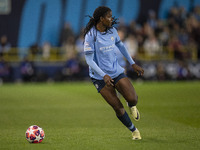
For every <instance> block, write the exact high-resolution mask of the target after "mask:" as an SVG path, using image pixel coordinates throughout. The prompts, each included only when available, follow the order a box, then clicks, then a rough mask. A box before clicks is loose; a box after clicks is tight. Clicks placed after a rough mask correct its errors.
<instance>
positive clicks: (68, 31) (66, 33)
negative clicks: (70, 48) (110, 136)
mask: <svg viewBox="0 0 200 150" xmlns="http://www.w3.org/2000/svg"><path fill="white" fill-rule="evenodd" d="M69 38H75V35H74V32H73V30H72V28H71V25H70V23H68V22H66V23H65V25H64V28H63V30H62V34H61V45H66V43H67V42H68V41H69Z"/></svg>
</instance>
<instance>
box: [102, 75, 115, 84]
mask: <svg viewBox="0 0 200 150" xmlns="http://www.w3.org/2000/svg"><path fill="white" fill-rule="evenodd" d="M103 80H104V82H105V83H106V85H107V86H114V84H113V83H114V80H113V79H112V78H111V77H110V76H109V75H107V74H106V75H105V76H104V77H103Z"/></svg>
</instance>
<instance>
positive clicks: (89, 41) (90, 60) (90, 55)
mask: <svg viewBox="0 0 200 150" xmlns="http://www.w3.org/2000/svg"><path fill="white" fill-rule="evenodd" d="M94 51H95V49H94V37H93V36H92V35H88V34H86V36H85V42H84V53H85V60H86V63H87V64H88V65H89V66H90V67H91V69H92V70H94V71H95V72H96V73H97V74H99V75H100V76H101V77H103V80H104V82H105V83H106V84H107V85H108V86H110V85H111V86H114V85H113V82H114V81H113V80H112V78H111V77H110V76H109V75H107V74H106V73H105V72H103V71H102V70H101V68H99V66H98V65H97V64H96V62H95V61H94Z"/></svg>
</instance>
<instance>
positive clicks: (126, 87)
mask: <svg viewBox="0 0 200 150" xmlns="http://www.w3.org/2000/svg"><path fill="white" fill-rule="evenodd" d="M113 24H116V19H114V18H113V17H112V10H111V9H110V8H108V7H105V6H100V7H98V8H96V10H95V11H94V13H93V16H92V17H91V16H90V21H89V22H88V24H87V25H86V28H85V30H84V38H85V41H84V53H85V58H86V62H87V64H88V65H89V75H90V78H91V79H92V82H93V84H94V85H95V87H96V88H97V90H98V92H99V93H100V94H101V95H102V96H103V98H104V99H105V100H106V101H107V103H108V104H109V105H111V107H112V108H113V109H114V111H115V113H116V115H117V117H118V119H119V120H120V121H121V122H122V123H123V124H124V125H125V126H126V127H127V128H128V129H129V130H130V131H131V132H132V137H133V140H136V139H141V136H140V132H139V130H138V129H137V128H136V127H135V126H134V124H133V123H132V122H131V119H130V118H129V116H128V114H127V112H126V111H125V109H124V107H123V105H122V103H121V101H120V100H119V98H118V97H117V94H116V91H115V89H116V90H117V91H118V92H120V93H121V95H122V96H123V97H124V98H125V100H126V101H127V103H128V106H129V107H130V111H131V115H132V117H133V119H135V120H136V121H138V120H139V119H140V114H139V111H138V110H137V108H136V104H137V101H138V97H137V95H136V92H135V89H134V87H133V86H132V84H131V82H130V81H129V79H128V78H127V77H126V75H125V74H124V69H123V68H122V67H121V66H120V65H119V64H118V61H117V56H116V51H115V50H116V48H118V49H119V50H120V52H121V53H122V54H123V55H124V57H125V58H126V59H127V60H128V62H129V63H130V64H131V66H132V68H133V69H134V71H136V72H137V74H138V75H143V73H144V70H143V69H142V68H141V67H139V66H138V65H136V64H135V62H134V61H133V60H132V58H131V57H130V55H129V53H128V51H127V49H126V48H125V47H124V45H123V43H122V42H121V41H120V38H119V36H118V33H117V30H116V29H115V28H114V27H112V26H113Z"/></svg>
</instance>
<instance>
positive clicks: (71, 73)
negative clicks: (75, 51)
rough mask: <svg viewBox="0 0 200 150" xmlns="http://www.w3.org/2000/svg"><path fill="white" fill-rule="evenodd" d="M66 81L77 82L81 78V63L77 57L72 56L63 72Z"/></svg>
mask: <svg viewBox="0 0 200 150" xmlns="http://www.w3.org/2000/svg"><path fill="white" fill-rule="evenodd" d="M62 74H63V76H64V79H66V80H77V79H79V77H80V67H79V61H78V59H77V58H76V56H75V55H73V56H71V57H70V58H69V59H68V60H67V61H66V64H65V66H64V68H63V70H62Z"/></svg>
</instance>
